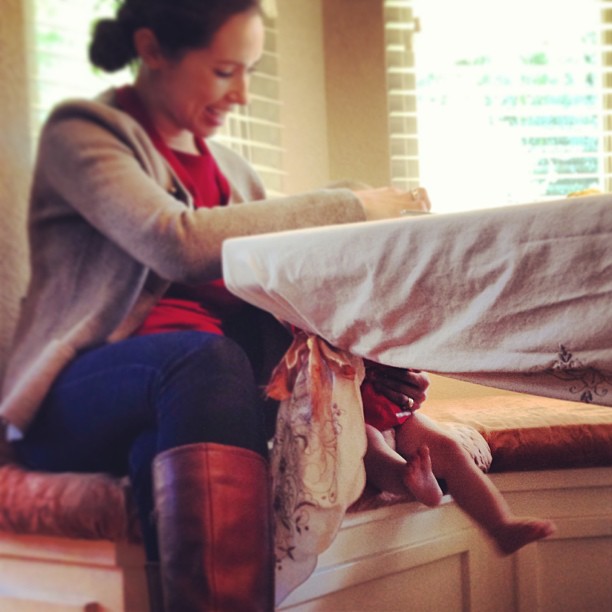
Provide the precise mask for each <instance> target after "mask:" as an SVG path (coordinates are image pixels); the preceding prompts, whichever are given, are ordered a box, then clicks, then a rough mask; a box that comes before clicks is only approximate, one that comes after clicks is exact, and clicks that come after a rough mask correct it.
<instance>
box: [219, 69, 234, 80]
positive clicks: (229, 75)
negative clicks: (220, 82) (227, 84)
mask: <svg viewBox="0 0 612 612" xmlns="http://www.w3.org/2000/svg"><path fill="white" fill-rule="evenodd" d="M215 74H216V75H217V76H218V77H221V78H222V79H231V78H232V76H233V74H234V73H233V72H228V71H227V70H215Z"/></svg>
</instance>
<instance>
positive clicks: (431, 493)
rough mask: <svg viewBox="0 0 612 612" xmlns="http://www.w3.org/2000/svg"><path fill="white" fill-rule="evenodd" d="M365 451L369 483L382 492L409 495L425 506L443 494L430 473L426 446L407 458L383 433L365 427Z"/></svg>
mask: <svg viewBox="0 0 612 612" xmlns="http://www.w3.org/2000/svg"><path fill="white" fill-rule="evenodd" d="M366 433H367V437H368V450H367V452H366V455H365V457H364V463H365V467H366V474H367V477H368V480H369V481H370V482H371V483H372V484H373V485H374V486H375V487H377V488H378V489H380V490H381V491H388V492H390V493H395V494H396V495H406V494H407V493H411V494H412V495H413V496H414V498H415V499H416V500H418V501H420V502H421V503H424V504H427V505H428V506H435V505H437V504H439V503H440V500H441V499H442V491H441V490H440V487H439V485H438V483H437V481H436V479H435V477H434V475H433V472H432V470H431V459H430V456H429V450H428V449H427V447H423V448H419V449H417V451H416V452H415V453H414V454H413V455H412V456H411V457H408V458H406V459H405V458H404V457H402V456H401V455H400V454H398V453H397V452H396V451H395V450H394V449H393V448H391V446H390V445H389V444H388V443H387V441H386V440H385V437H384V435H383V433H381V432H380V431H378V430H377V429H375V428H374V427H372V426H371V425H366Z"/></svg>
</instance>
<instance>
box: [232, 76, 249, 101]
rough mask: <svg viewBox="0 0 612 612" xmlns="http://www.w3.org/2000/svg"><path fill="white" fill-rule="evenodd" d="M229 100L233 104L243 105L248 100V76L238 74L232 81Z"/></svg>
mask: <svg viewBox="0 0 612 612" xmlns="http://www.w3.org/2000/svg"><path fill="white" fill-rule="evenodd" d="M230 96H231V100H232V102H233V103H234V104H240V105H241V106H244V105H246V104H248V102H249V78H248V76H242V75H241V76H239V77H237V78H236V79H235V81H234V83H233V87H232V90H231V92H230Z"/></svg>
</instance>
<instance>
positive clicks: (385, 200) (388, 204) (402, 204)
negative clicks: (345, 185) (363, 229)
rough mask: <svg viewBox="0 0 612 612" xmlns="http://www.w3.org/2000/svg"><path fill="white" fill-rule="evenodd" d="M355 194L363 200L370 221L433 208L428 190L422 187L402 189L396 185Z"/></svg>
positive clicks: (364, 190)
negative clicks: (396, 187) (408, 189)
mask: <svg viewBox="0 0 612 612" xmlns="http://www.w3.org/2000/svg"><path fill="white" fill-rule="evenodd" d="M355 195H356V196H357V197H358V198H359V199H360V200H361V202H362V204H363V207H364V209H365V213H366V219H367V220H368V221H376V220H378V219H389V218H392V217H400V216H402V214H405V213H406V212H408V211H415V210H416V211H424V212H428V211H429V210H431V204H430V202H429V197H428V196H427V191H426V190H425V189H423V188H422V187H419V188H418V189H412V190H410V191H402V190H400V189H395V188H394V187H381V188H379V189H363V190H360V191H356V192H355Z"/></svg>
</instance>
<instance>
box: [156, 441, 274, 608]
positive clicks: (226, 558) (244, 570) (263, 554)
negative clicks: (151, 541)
mask: <svg viewBox="0 0 612 612" xmlns="http://www.w3.org/2000/svg"><path fill="white" fill-rule="evenodd" d="M153 470H154V471H153V474H154V482H155V505H156V514H157V521H158V523H157V529H158V533H159V548H160V556H161V573H162V584H163V590H164V602H165V606H164V607H165V610H166V612H196V611H197V612H204V611H206V612H208V611H214V612H221V611H223V612H229V611H232V612H233V611H235V612H249V611H253V612H271V611H272V610H273V609H274V557H273V546H272V529H271V504H270V483H269V479H268V464H267V462H266V460H265V459H264V458H263V457H261V456H260V455H258V454H257V453H255V452H253V451H249V450H246V449H243V448H237V447H234V446H224V445H221V444H213V443H202V444H189V445H186V446H181V447H178V448H175V449H171V450H169V451H165V452H163V453H161V454H160V455H158V456H157V457H156V459H155V462H154V468H153Z"/></svg>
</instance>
